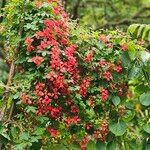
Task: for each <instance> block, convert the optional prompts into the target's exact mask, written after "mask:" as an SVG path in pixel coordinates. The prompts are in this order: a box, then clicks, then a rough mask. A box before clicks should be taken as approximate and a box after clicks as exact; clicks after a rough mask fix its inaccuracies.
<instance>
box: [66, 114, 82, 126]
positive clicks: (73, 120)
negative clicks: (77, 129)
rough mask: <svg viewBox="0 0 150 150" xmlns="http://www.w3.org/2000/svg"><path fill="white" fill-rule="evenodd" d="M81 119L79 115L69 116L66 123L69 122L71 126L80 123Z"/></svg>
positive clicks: (68, 124)
mask: <svg viewBox="0 0 150 150" xmlns="http://www.w3.org/2000/svg"><path fill="white" fill-rule="evenodd" d="M80 120H81V119H80V118H79V116H74V117H68V118H66V119H65V123H66V124H67V126H70V125H72V124H78V123H79V122H80Z"/></svg>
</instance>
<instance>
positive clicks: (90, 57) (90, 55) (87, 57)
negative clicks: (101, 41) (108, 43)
mask: <svg viewBox="0 0 150 150" xmlns="http://www.w3.org/2000/svg"><path fill="white" fill-rule="evenodd" d="M92 59H93V51H92V50H90V51H89V53H88V54H87V55H86V56H85V58H84V61H85V62H87V63H88V62H91V61H92Z"/></svg>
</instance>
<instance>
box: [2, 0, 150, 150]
mask: <svg viewBox="0 0 150 150" xmlns="http://www.w3.org/2000/svg"><path fill="white" fill-rule="evenodd" d="M3 17H4V18H3V22H2V23H1V27H2V30H1V37H2V41H6V43H5V47H7V48H6V49H5V53H6V54H5V55H7V57H6V62H7V64H8V66H9V67H10V71H9V76H8V82H7V84H6V85H5V82H6V80H4V79H3V80H2V81H1V83H0V88H1V89H0V94H1V97H2V100H0V107H1V113H0V121H1V124H0V143H1V145H0V146H1V148H6V149H14V150H25V149H31V150H32V149H33V150H38V149H39V150H40V149H44V150H46V149H47V150H49V149H52V150H53V149H57V150H59V149H70V150H75V149H83V150H84V149H89V150H93V149H102V150H103V149H108V150H109V149H111V150H115V149H125V150H128V149H129V150H130V149H139V150H142V149H144V150H146V149H148V147H149V140H150V139H149V134H150V122H149V106H150V103H149V99H150V93H149V92H150V73H149V70H150V60H149V57H145V55H148V54H149V53H148V52H146V49H145V48H144V46H145V43H144V41H143V40H136V39H132V38H131V37H130V35H127V34H126V33H124V32H121V31H119V30H115V31H104V30H102V31H92V30H90V29H86V28H82V27H80V26H78V25H77V24H76V23H74V22H72V21H71V20H70V19H69V17H68V15H67V14H66V12H65V11H64V10H63V7H62V5H61V3H60V2H59V1H56V0H43V1H39V0H35V1H32V2H31V1H24V0H11V1H10V2H9V4H7V5H6V6H5V8H4V13H3ZM130 31H131V33H133V31H132V28H130Z"/></svg>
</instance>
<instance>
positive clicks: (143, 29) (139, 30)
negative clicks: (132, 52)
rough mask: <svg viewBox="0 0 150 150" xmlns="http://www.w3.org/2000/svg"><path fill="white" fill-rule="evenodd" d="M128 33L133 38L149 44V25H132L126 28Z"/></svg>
mask: <svg viewBox="0 0 150 150" xmlns="http://www.w3.org/2000/svg"><path fill="white" fill-rule="evenodd" d="M128 33H129V34H131V35H132V36H134V37H135V38H140V39H143V40H145V41H148V42H150V25H149V24H147V25H146V24H132V25H130V26H129V28H128Z"/></svg>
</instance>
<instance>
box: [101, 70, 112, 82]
mask: <svg viewBox="0 0 150 150" xmlns="http://www.w3.org/2000/svg"><path fill="white" fill-rule="evenodd" d="M103 78H104V79H106V80H107V81H110V80H112V75H111V73H110V72H109V71H106V72H104V73H103Z"/></svg>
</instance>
